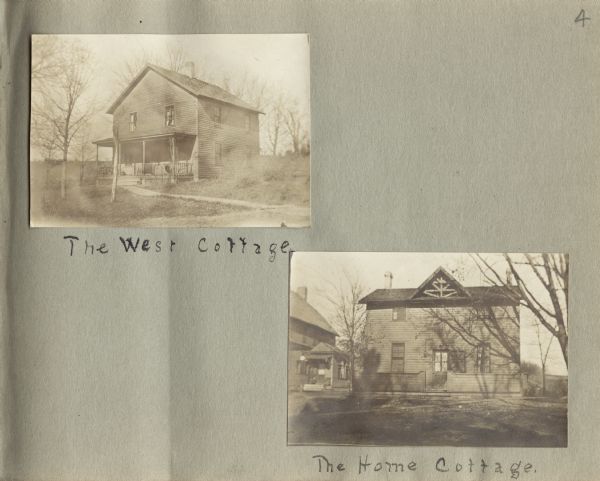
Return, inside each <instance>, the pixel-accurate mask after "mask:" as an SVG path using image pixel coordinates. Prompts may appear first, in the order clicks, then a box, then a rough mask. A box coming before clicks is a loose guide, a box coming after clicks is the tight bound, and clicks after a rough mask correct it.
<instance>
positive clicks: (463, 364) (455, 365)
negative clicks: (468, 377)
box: [448, 351, 467, 372]
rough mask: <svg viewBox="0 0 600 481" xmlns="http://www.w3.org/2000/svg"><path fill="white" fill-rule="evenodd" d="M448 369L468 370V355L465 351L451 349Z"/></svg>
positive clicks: (455, 370) (454, 370)
mask: <svg viewBox="0 0 600 481" xmlns="http://www.w3.org/2000/svg"><path fill="white" fill-rule="evenodd" d="M448 369H449V370H450V371H452V372H467V355H466V353H465V352H464V351H450V356H449V358H448Z"/></svg>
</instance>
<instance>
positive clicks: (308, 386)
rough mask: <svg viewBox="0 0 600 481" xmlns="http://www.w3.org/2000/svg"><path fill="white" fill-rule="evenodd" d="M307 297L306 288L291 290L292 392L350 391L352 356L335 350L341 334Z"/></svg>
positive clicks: (289, 369) (290, 379)
mask: <svg viewBox="0 0 600 481" xmlns="http://www.w3.org/2000/svg"><path fill="white" fill-rule="evenodd" d="M307 297H308V290H307V288H306V287H301V288H299V289H298V292H294V291H290V312H289V325H288V329H289V334H288V389H290V390H306V391H321V390H323V389H332V388H348V387H349V386H350V381H349V379H350V378H349V376H350V372H349V364H348V356H347V355H346V354H345V353H344V352H342V351H340V350H339V349H338V348H337V347H335V338H336V337H337V332H336V331H335V329H333V327H331V325H330V324H329V323H328V322H327V320H326V319H325V318H324V317H323V316H322V315H321V314H320V313H319V312H318V311H317V310H316V309H315V308H314V307H313V306H311V305H310V304H309V303H308V298H307Z"/></svg>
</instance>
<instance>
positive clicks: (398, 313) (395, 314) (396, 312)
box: [392, 307, 406, 321]
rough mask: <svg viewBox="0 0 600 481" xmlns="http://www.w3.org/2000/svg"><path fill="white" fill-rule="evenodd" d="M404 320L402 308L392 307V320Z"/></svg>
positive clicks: (404, 314) (404, 313)
mask: <svg viewBox="0 0 600 481" xmlns="http://www.w3.org/2000/svg"><path fill="white" fill-rule="evenodd" d="M405 318H406V311H405V310H404V308H402V307H394V309H392V320H393V321H403V320H405Z"/></svg>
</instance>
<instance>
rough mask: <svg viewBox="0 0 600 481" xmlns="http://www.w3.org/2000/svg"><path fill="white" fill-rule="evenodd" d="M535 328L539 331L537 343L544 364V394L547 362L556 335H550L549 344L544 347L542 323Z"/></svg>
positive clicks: (536, 324)
mask: <svg viewBox="0 0 600 481" xmlns="http://www.w3.org/2000/svg"><path fill="white" fill-rule="evenodd" d="M535 329H536V333H537V345H538V349H539V352H540V363H541V364H542V395H544V396H545V395H546V363H547V362H548V354H549V353H550V347H551V346H552V341H554V339H555V338H554V336H550V340H549V341H548V344H547V345H546V347H545V348H544V341H543V339H542V333H541V332H540V323H539V322H536V323H535Z"/></svg>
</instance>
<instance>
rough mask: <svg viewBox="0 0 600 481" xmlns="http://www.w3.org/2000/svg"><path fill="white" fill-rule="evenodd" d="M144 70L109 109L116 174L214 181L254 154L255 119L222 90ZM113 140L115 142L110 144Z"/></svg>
mask: <svg viewBox="0 0 600 481" xmlns="http://www.w3.org/2000/svg"><path fill="white" fill-rule="evenodd" d="M191 70H192V71H191V72H190V75H183V74H181V73H177V72H173V71H171V70H167V69H164V68H161V67H158V66H156V65H151V64H148V65H146V66H145V67H144V68H143V69H142V70H141V71H140V72H139V73H138V74H137V75H136V76H135V78H134V79H133V80H132V81H131V82H130V83H129V85H128V86H127V88H126V89H125V90H124V91H123V92H122V93H121V94H120V95H119V96H118V98H117V99H115V101H114V102H113V103H112V105H111V106H110V107H109V109H108V111H107V113H108V114H112V116H113V137H112V138H107V139H103V140H99V141H96V142H94V143H95V144H96V146H97V147H113V145H114V143H115V140H116V142H118V147H119V148H118V149H117V152H118V161H119V165H120V167H119V173H120V174H121V175H134V176H140V177H143V176H152V175H154V176H158V175H161V176H164V175H170V176H171V178H173V179H174V178H185V177H187V178H190V179H192V178H193V179H198V178H200V177H211V176H217V175H220V174H222V173H225V172H227V170H228V169H229V168H231V167H230V166H231V164H235V161H242V162H243V161H244V160H250V159H252V158H253V157H255V156H257V155H258V154H259V114H260V113H261V112H260V111H259V110H258V109H256V108H255V107H253V106H251V105H249V104H247V103H246V102H244V101H243V100H241V99H239V98H238V97H236V96H234V95H232V94H231V93H229V92H227V91H225V90H224V89H222V88H220V87H218V86H216V85H212V84H210V83H208V82H204V81H202V80H199V79H197V78H194V77H193V67H192V69H191ZM115 138H116V139H115Z"/></svg>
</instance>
